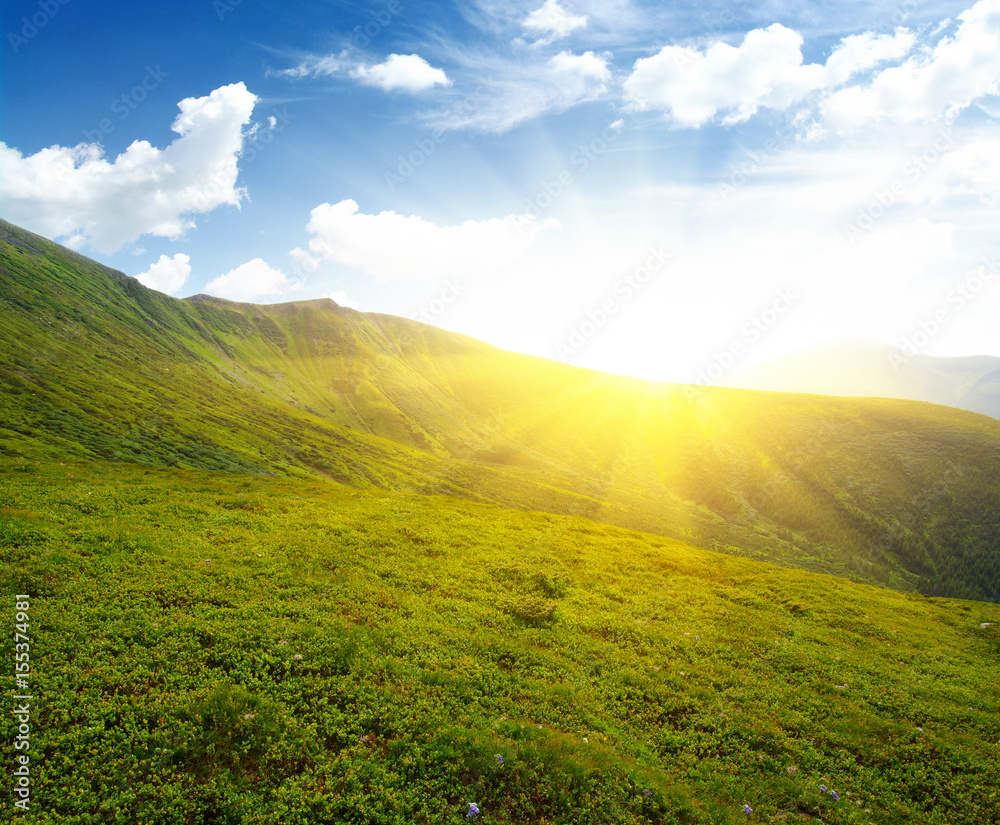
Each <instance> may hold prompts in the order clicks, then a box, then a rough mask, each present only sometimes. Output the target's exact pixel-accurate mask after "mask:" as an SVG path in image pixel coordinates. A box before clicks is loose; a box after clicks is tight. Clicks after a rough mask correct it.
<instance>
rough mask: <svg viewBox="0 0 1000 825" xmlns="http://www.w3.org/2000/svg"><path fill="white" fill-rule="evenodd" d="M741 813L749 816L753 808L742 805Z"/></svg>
mask: <svg viewBox="0 0 1000 825" xmlns="http://www.w3.org/2000/svg"><path fill="white" fill-rule="evenodd" d="M743 813H745V814H746V815H747V816H750V814H752V813H753V808H751V807H750V806H749V805H744V806H743Z"/></svg>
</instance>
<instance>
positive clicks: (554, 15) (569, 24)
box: [521, 0, 587, 45]
mask: <svg viewBox="0 0 1000 825" xmlns="http://www.w3.org/2000/svg"><path fill="white" fill-rule="evenodd" d="M521 25H522V26H523V27H524V29H525V31H528V32H530V33H532V34H533V35H535V36H537V38H538V39H537V40H536V43H538V44H539V45H544V44H547V43H553V42H555V41H556V40H561V39H562V38H564V37H568V36H569V35H570V34H571V33H572V32H574V31H575V30H576V29H582V28H585V27H586V25H587V16H586V15H585V14H570V13H569V12H568V11H566V9H564V8H563V7H562V6H560V5H559V0H545V2H544V3H543V4H542V6H541V8H537V9H535V10H534V11H533V12H531V14H529V15H528V16H527V17H525V18H524V20H522V21H521Z"/></svg>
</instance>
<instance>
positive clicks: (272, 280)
mask: <svg viewBox="0 0 1000 825" xmlns="http://www.w3.org/2000/svg"><path fill="white" fill-rule="evenodd" d="M299 286H300V285H299V284H297V283H295V282H293V281H291V280H289V278H288V277H287V276H286V275H285V273H284V272H282V271H281V270H280V269H274V268H273V267H271V266H270V265H268V264H267V263H265V262H264V260H263V259H261V258H254V259H253V260H252V261H247V262H246V263H245V264H240V265H239V266H238V267H236V268H235V269H231V270H229V272H227V273H226V274H225V275H220V276H219V277H218V278H216V279H215V280H214V281H212V282H211V283H209V284H207V285H206V286H205V292H207V293H208V294H209V295H216V296H218V297H219V298H228V299H229V300H230V301H245V302H253V301H257V300H260V299H262V298H280V297H282V296H284V295H287V294H288V293H289V292H294V291H296V290H297V289H298V288H299Z"/></svg>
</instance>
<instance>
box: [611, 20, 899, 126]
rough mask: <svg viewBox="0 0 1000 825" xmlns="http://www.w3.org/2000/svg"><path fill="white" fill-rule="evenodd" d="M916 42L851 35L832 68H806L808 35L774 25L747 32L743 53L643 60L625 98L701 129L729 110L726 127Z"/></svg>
mask: <svg viewBox="0 0 1000 825" xmlns="http://www.w3.org/2000/svg"><path fill="white" fill-rule="evenodd" d="M914 42H915V35H914V34H913V33H912V32H909V31H907V30H906V29H897V30H896V31H895V32H894V33H893V34H891V35H890V34H883V35H876V34H873V33H871V32H868V33H865V34H860V35H852V36H850V37H845V38H844V39H843V40H841V42H840V43H839V44H838V45H837V47H836V48H835V49H834V50H833V52H832V54H831V55H830V57H829V59H828V60H827V62H826V63H825V64H819V63H809V64H803V62H802V35H801V34H799V33H798V32H796V31H793V30H792V29H789V28H786V27H785V26H782V25H781V24H780V23H775V24H773V25H771V26H768V27H767V28H766V29H754V30H752V31H750V32H748V33H747V35H746V37H744V39H743V42H742V43H741V44H740V45H739V46H738V47H734V46H730V45H728V44H726V43H722V42H719V41H717V42H715V43H712V44H711V45H709V46H708V47H707V48H706V49H705V50H704V51H702V50H699V49H695V48H691V47H687V46H666V47H664V48H663V49H661V50H660V52H659V53H658V54H656V55H654V56H652V57H646V58H640V59H639V60H637V61H636V62H635V65H634V66H633V70H632V74H631V75H630V76H629V78H628V79H627V80H626V81H625V87H624V88H625V97H626V100H627V101H628V102H630V103H631V104H632V105H633V106H634V107H635V108H637V109H661V110H664V111H668V112H670V115H671V117H672V119H673V121H674V122H675V123H676V124H677V125H679V126H685V127H698V126H701V125H703V124H704V123H707V122H709V121H710V120H712V119H713V118H714V117H715V116H716V115H717V114H719V113H722V112H728V114H727V115H726V117H725V118H724V120H723V123H725V124H732V123H742V122H743V121H745V120H748V119H749V118H751V117H752V116H753V115H754V114H756V112H757V111H758V110H759V109H760V108H761V107H768V108H772V109H786V108H788V107H789V106H791V105H793V104H795V103H799V102H800V101H802V100H803V99H804V98H805V97H806V96H807V95H808V94H809V93H810V92H813V91H815V90H819V89H828V88H833V87H835V86H839V85H841V84H843V83H845V82H846V81H847V80H849V79H850V78H851V77H853V76H854V75H856V74H858V73H859V72H863V71H866V70H868V69H871V68H873V67H875V66H877V65H878V64H880V63H884V62H886V61H889V60H897V59H899V58H901V57H903V56H904V55H906V54H907V53H908V52H909V51H910V50H911V49H912V48H913V44H914Z"/></svg>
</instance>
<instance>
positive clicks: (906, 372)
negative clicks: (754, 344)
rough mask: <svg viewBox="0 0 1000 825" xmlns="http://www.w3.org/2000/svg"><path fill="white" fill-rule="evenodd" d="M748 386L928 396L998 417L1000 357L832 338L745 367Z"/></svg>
mask: <svg viewBox="0 0 1000 825" xmlns="http://www.w3.org/2000/svg"><path fill="white" fill-rule="evenodd" d="M732 383H733V385H734V386H738V387H743V388H745V389H750V390H767V391H772V392H807V393H818V394H821V395H845V396H875V397H881V398H910V399H913V400H916V401H930V402H932V403H934V404H944V405H945V406H948V407H958V408H959V409H963V410H972V411H973V412H979V413H982V414H983V415H989V416H991V417H993V418H1000V358H997V357H995V356H992V355H974V356H967V357H962V358H939V357H935V356H931V355H910V354H907V353H905V352H904V351H903V350H901V349H899V348H897V347H892V346H889V345H887V344H881V343H878V342H876V341H866V340H846V341H830V342H827V343H824V344H817V345H815V346H812V347H807V348H805V349H802V350H799V351H798V352H794V353H790V354H789V355H785V356H782V357H780V358H776V359H774V360H772V361H767V362H764V363H762V364H756V365H754V366H751V367H747V368H745V369H744V370H742V371H741V372H739V373H738V374H735V375H734V378H733V382H732Z"/></svg>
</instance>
